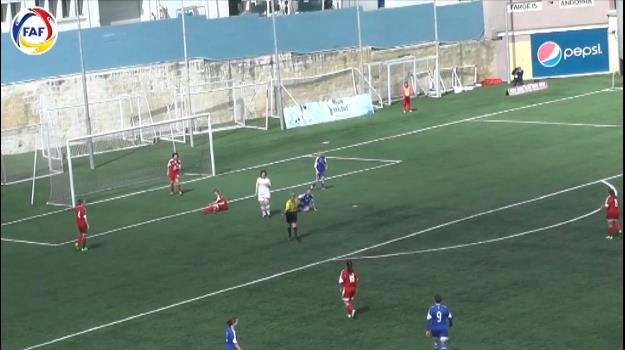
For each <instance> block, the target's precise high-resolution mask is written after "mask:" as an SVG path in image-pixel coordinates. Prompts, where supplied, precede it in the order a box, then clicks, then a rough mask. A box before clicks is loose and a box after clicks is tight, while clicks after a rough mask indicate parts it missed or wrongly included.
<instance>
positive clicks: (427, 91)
mask: <svg viewBox="0 0 625 350" xmlns="http://www.w3.org/2000/svg"><path fill="white" fill-rule="evenodd" d="M435 70H436V56H425V57H414V56H407V57H402V58H397V59H392V60H388V61H381V62H374V63H369V64H368V65H367V76H368V80H369V82H370V83H371V84H372V86H374V87H375V88H376V90H377V91H379V92H380V94H381V95H382V96H384V102H385V104H387V105H390V104H391V103H393V102H394V101H398V100H401V98H402V86H403V83H404V82H408V83H409V84H410V85H411V86H412V89H413V90H414V93H415V95H425V96H431V95H432V94H433V92H434V90H435V85H434V77H435V76H436V74H435Z"/></svg>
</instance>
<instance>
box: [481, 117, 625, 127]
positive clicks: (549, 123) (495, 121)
mask: <svg viewBox="0 0 625 350" xmlns="http://www.w3.org/2000/svg"><path fill="white" fill-rule="evenodd" d="M474 122H478V123H506V124H536V125H560V126H578V127H579V126H581V127H589V128H623V125H621V124H588V123H564V122H542V121H538V120H510V119H482V120H475V121H474Z"/></svg>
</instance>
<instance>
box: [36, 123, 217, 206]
mask: <svg viewBox="0 0 625 350" xmlns="http://www.w3.org/2000/svg"><path fill="white" fill-rule="evenodd" d="M46 130H47V129H46ZM146 141H149V142H146ZM90 143H91V147H92V149H93V154H94V156H93V168H92V167H91V160H90V157H85V156H84V155H86V154H87V155H88V154H89V151H88V149H89V144H90ZM212 144H213V143H212V129H211V118H210V115H209V114H207V113H205V114H200V115H195V116H189V117H185V118H180V119H176V120H166V121H162V122H158V123H151V124H147V125H141V126H135V127H130V128H125V129H120V130H116V131H109V132H104V133H95V134H91V135H87V136H79V137H74V138H70V139H67V140H66V141H64V142H63V139H62V138H58V137H57V138H49V142H48V143H47V145H46V147H47V150H48V154H49V155H50V163H51V164H52V165H51V166H52V168H53V169H55V171H57V172H61V175H57V176H52V177H51V178H50V197H49V200H48V203H49V204H57V205H72V206H73V205H75V201H76V199H77V198H87V199H89V200H93V199H96V198H97V199H102V198H108V197H111V196H119V195H124V194H127V193H129V192H136V191H142V190H145V189H147V188H151V187H155V186H159V185H163V184H166V183H167V182H168V180H167V177H166V170H167V168H166V164H167V161H168V160H169V159H170V157H171V154H172V153H173V152H178V153H179V154H180V159H181V160H182V175H183V178H186V179H188V178H189V176H213V175H214V174H215V162H214V155H213V147H212ZM183 181H184V180H183Z"/></svg>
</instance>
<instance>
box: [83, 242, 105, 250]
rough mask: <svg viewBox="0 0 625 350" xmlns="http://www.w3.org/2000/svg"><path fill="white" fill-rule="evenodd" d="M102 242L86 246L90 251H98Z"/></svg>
mask: <svg viewBox="0 0 625 350" xmlns="http://www.w3.org/2000/svg"><path fill="white" fill-rule="evenodd" d="M102 244H103V243H102V242H94V243H89V245H88V246H87V247H88V248H89V250H92V249H98V248H100V247H101V246H102Z"/></svg>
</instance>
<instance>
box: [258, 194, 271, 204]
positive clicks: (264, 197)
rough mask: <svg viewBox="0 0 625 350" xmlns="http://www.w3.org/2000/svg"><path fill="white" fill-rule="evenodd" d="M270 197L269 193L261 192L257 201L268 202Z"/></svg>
mask: <svg viewBox="0 0 625 350" xmlns="http://www.w3.org/2000/svg"><path fill="white" fill-rule="evenodd" d="M270 199H271V194H269V193H263V194H259V195H258V201H259V202H265V201H267V202H269V200H270Z"/></svg>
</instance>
